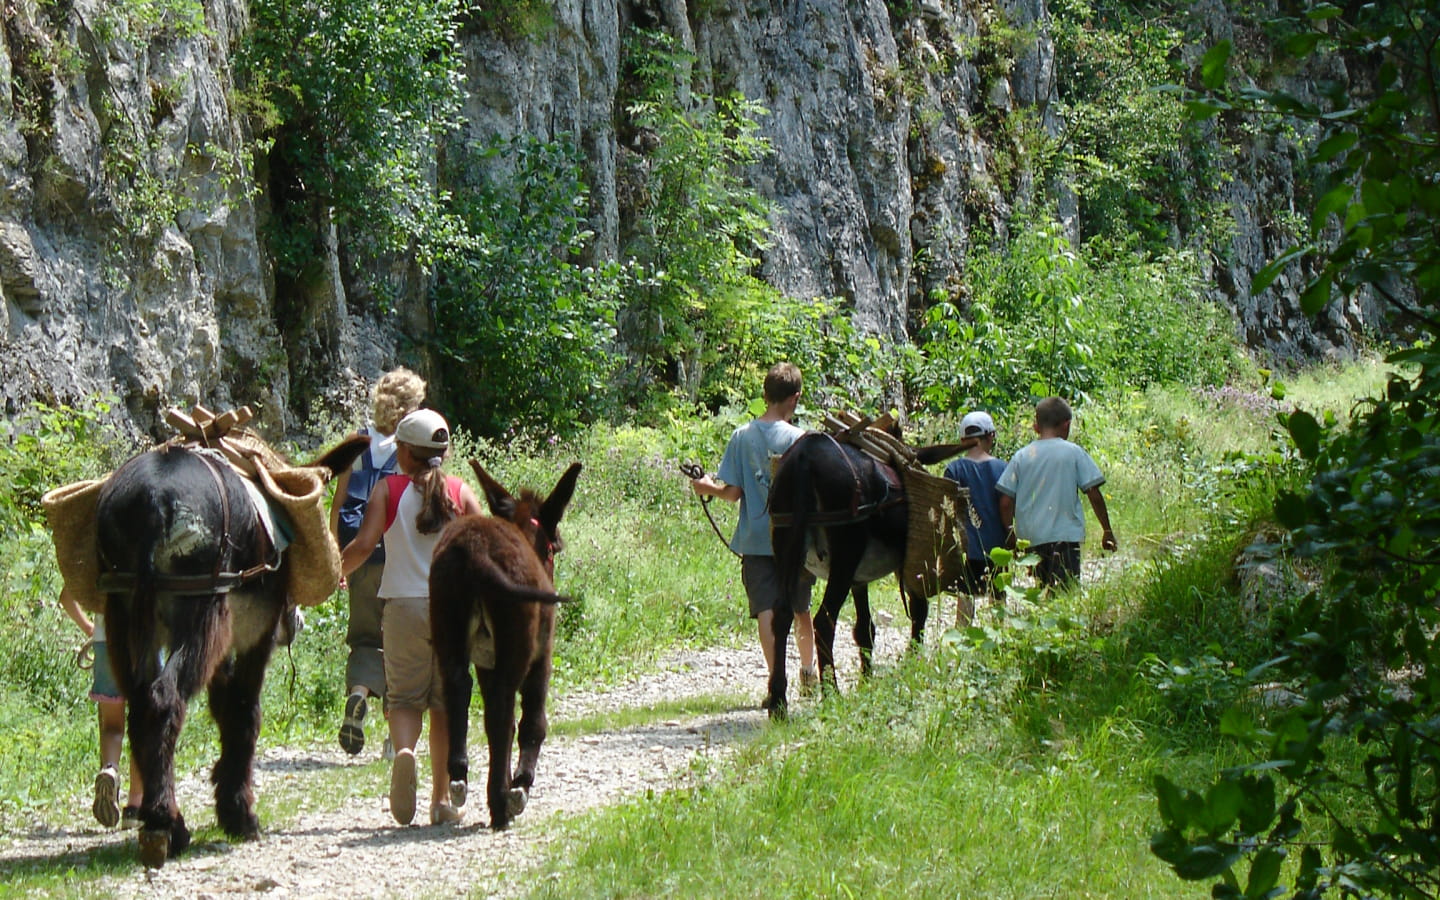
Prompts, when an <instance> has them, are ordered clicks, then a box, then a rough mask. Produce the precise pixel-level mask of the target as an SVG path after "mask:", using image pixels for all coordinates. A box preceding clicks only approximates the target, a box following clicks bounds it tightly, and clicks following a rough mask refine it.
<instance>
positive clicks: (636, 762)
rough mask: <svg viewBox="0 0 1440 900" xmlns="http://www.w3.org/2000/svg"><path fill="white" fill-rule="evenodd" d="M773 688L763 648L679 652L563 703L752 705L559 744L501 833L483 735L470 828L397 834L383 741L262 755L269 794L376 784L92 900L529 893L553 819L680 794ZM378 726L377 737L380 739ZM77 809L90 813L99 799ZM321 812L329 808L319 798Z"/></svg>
mask: <svg viewBox="0 0 1440 900" xmlns="http://www.w3.org/2000/svg"><path fill="white" fill-rule="evenodd" d="M763 683H764V664H763V662H762V661H761V659H760V654H759V650H758V649H757V648H753V647H746V648H743V649H738V650H733V649H717V650H711V651H704V652H687V653H685V654H683V655H679V656H676V657H675V658H673V659H671V660H669V661H668V662H666V663H665V664H664V665H662V667H661V671H659V672H656V673H653V674H650V675H647V676H644V677H641V678H637V679H635V680H634V681H632V682H630V683H628V684H625V685H623V686H621V687H619V688H617V689H615V690H612V691H608V692H605V693H595V694H579V695H574V694H572V695H570V696H567V697H565V698H562V699H560V700H558V701H557V702H556V703H555V704H554V705H553V709H552V711H551V720H552V722H554V721H563V720H564V719H567V718H569V719H573V718H577V717H580V716H584V715H587V714H589V713H592V712H597V711H602V710H615V709H622V708H630V707H647V706H651V705H654V704H656V703H658V702H660V701H662V700H666V699H675V698H679V697H685V696H707V695H709V696H717V695H718V696H737V697H743V698H746V699H745V702H744V708H740V709H735V710H732V711H729V712H724V713H720V714H714V715H705V716H700V717H696V718H690V719H686V720H683V721H680V720H673V721H664V722H657V723H652V724H648V725H643V726H637V727H632V728H625V729H619V730H613V731H604V732H600V733H596V734H588V735H585V736H582V737H568V738H554V739H551V740H549V741H547V742H546V744H545V747H544V750H543V751H542V753H541V756H540V771H539V773H538V776H537V783H536V788H535V791H534V793H533V795H532V797H531V800H530V804H529V807H528V808H527V809H526V810H525V813H524V814H523V815H522V816H520V818H519V819H517V820H516V822H515V825H514V826H513V827H512V828H511V829H509V830H508V831H505V832H502V833H494V832H492V831H490V829H489V828H488V827H486V826H485V824H484V823H485V822H487V821H488V815H486V813H485V812H484V810H483V805H484V772H485V766H484V752H485V751H484V746H483V742H482V743H481V744H480V745H478V746H477V745H475V744H474V743H473V741H474V736H475V735H476V732H475V731H473V730H472V746H471V751H470V752H471V765H472V773H474V774H473V776H472V777H474V778H475V779H476V781H474V782H472V786H471V787H472V794H471V802H470V804H469V807H468V808H467V810H466V818H465V820H464V821H463V822H462V823H460V824H459V825H445V826H430V825H428V824H425V825H412V826H410V827H408V828H405V827H401V826H398V825H396V824H395V822H394V820H393V819H392V818H391V817H390V812H389V803H388V799H387V798H386V796H385V793H386V790H387V789H388V780H387V778H386V777H385V776H384V775H377V774H376V773H375V772H374V771H373V770H372V769H371V768H370V767H368V766H367V765H366V764H367V763H368V762H371V761H372V756H373V755H374V754H376V753H377V752H378V750H377V748H376V747H374V746H367V748H366V750H365V751H363V752H362V754H361V755H360V756H358V757H353V758H352V757H349V756H347V755H345V754H344V753H343V752H342V751H341V750H340V749H339V748H338V747H333V748H332V747H329V746H323V747H306V748H298V749H297V748H285V747H270V748H262V753H261V757H260V759H259V761H258V762H257V766H256V789H257V793H258V794H259V795H261V796H264V794H265V792H266V787H267V785H272V786H280V785H284V784H285V782H287V781H291V782H295V781H298V782H299V783H300V784H302V785H303V784H304V783H305V780H306V779H307V778H314V777H315V773H317V772H320V771H322V770H333V769H335V768H345V767H350V768H353V769H354V770H355V773H356V775H355V777H356V778H363V779H365V781H366V782H374V784H373V785H368V784H367V785H362V786H360V790H358V791H357V792H356V794H357V799H350V800H347V801H346V802H345V803H343V804H342V805H341V806H339V807H338V808H334V809H331V808H326V809H324V810H323V811H316V812H306V813H302V814H301V815H299V816H298V817H297V818H296V819H295V820H294V821H291V822H288V823H285V824H281V825H274V824H268V823H267V824H266V827H265V833H264V836H263V837H262V838H261V839H260V840H259V841H255V842H250V843H231V842H229V841H227V840H208V841H207V840H197V842H196V843H195V844H193V845H192V847H191V848H190V850H189V851H188V852H187V853H186V854H184V855H183V856H181V857H180V858H178V859H175V860H171V861H170V862H168V863H167V864H166V865H165V867H164V868H163V869H161V870H159V871H156V872H146V871H145V870H144V869H143V868H142V867H140V866H139V864H138V862H137V864H136V866H135V868H134V869H133V870H131V871H127V872H123V873H121V874H117V875H114V876H107V877H103V878H100V879H98V880H97V881H94V882H92V883H91V884H90V888H91V890H89V891H87V893H92V892H93V894H94V895H96V896H112V897H126V898H129V897H133V898H141V897H143V898H154V897H187V898H221V897H229V896H234V895H240V894H264V895H266V896H270V897H306V898H309V897H328V898H360V897H398V896H405V897H417V896H457V895H461V894H467V893H469V892H471V891H476V892H477V894H476V896H483V897H513V896H517V895H520V894H523V893H524V892H525V891H527V890H528V889H529V887H530V886H531V883H532V882H531V880H532V879H533V878H534V877H535V876H534V874H533V872H532V871H531V868H532V867H533V866H534V865H535V863H536V862H537V861H538V858H539V857H540V856H541V855H542V851H543V848H544V845H545V844H546V843H547V842H548V841H549V840H550V834H551V832H552V831H553V829H552V828H550V827H549V821H550V820H551V819H552V818H553V817H554V816H556V815H557V814H561V813H574V812H577V811H580V810H584V809H588V808H591V807H595V806H599V805H603V804H609V803H614V802H617V801H618V800H620V799H621V798H623V797H625V796H627V795H631V794H634V793H637V792H642V791H644V790H646V789H652V788H653V789H666V788H670V787H674V786H675V785H677V784H681V783H683V782H684V781H685V779H687V778H693V777H695V773H696V772H703V771H705V769H706V768H707V766H706V765H698V766H697V765H692V764H693V763H695V762H696V760H697V759H698V760H701V761H702V762H705V761H709V762H713V761H715V760H718V759H719V758H720V757H722V756H723V755H724V754H726V753H727V752H728V751H729V749H730V748H732V747H733V746H735V745H736V742H737V741H741V740H744V739H745V738H746V737H747V736H748V735H749V734H751V733H752V732H753V731H754V730H755V729H758V728H761V727H763V725H764V723H765V714H764V713H763V712H761V711H760V710H759V709H758V708H757V705H756V704H758V701H759V699H760V696H761V694H762V685H763ZM473 727H474V726H473V725H472V728H473ZM369 731H370V737H371V740H372V741H376V740H377V735H378V734H379V732H378V730H377V729H374V728H372V729H370V730H369ZM482 741H483V736H482ZM422 746H423V741H422ZM428 773H429V762H428V758H424V757H423V756H422V760H421V790H420V804H419V808H418V809H417V812H416V820H417V821H423V822H425V823H428V822H429V817H428V810H429V807H428V803H427V802H426V798H427V797H428V786H429V777H428ZM290 787H293V785H291V786H290ZM76 802H77V803H83V804H84V806H85V807H86V808H88V805H89V798H88V797H81V798H77V800H76ZM180 802H181V808H182V809H183V810H184V811H185V812H186V814H187V818H188V820H189V822H190V823H191V827H192V829H194V828H196V827H197V826H198V827H200V828H208V827H209V826H212V825H213V823H214V807H213V803H212V801H211V799H210V794H209V785H208V784H207V783H206V782H205V780H204V778H203V776H192V777H189V778H187V779H185V780H184V781H183V782H182V783H181V785H180ZM312 805H324V806H326V807H329V805H330V804H328V803H324V802H323V801H318V800H317V801H316V802H315V803H314V804H312ZM262 819H263V816H262ZM134 835H135V833H134V832H133V831H132V832H120V831H110V830H104V829H101V828H99V826H96V825H94V823H93V822H89V823H87V824H85V825H81V826H77V827H72V828H58V829H57V828H49V827H39V828H36V829H35V830H33V831H31V832H28V833H23V834H18V835H13V834H12V835H9V836H7V837H6V838H5V839H4V841H3V842H0V865H3V866H6V867H10V866H14V865H17V864H22V863H23V861H24V860H27V859H30V860H37V861H39V860H46V861H51V862H64V861H66V860H69V861H72V862H73V863H74V864H75V865H76V866H77V867H80V868H84V865H85V859H86V857H87V855H88V854H89V853H90V852H91V851H93V850H95V849H98V848H101V847H110V846H115V845H122V846H125V847H126V848H127V850H128V851H132V852H133V851H134V849H135V837H134Z"/></svg>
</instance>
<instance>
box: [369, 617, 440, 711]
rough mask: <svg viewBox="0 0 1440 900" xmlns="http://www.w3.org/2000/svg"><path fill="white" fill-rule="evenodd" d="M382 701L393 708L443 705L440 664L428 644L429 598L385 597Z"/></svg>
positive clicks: (436, 707) (424, 707) (382, 619)
mask: <svg viewBox="0 0 1440 900" xmlns="http://www.w3.org/2000/svg"><path fill="white" fill-rule="evenodd" d="M384 603H385V609H384V611H383V612H382V613H381V616H380V621H381V633H382V634H383V635H384V640H385V687H386V693H385V702H386V704H387V705H388V706H389V707H390V708H392V709H397V708H398V709H420V710H425V709H437V710H439V709H444V708H445V696H444V694H443V693H442V691H441V688H440V665H439V663H438V662H437V661H436V659H435V648H434V647H432V646H431V645H430V598H428V597H386V598H385V599H384Z"/></svg>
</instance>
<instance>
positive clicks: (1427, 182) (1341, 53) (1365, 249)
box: [1153, 2, 1440, 900]
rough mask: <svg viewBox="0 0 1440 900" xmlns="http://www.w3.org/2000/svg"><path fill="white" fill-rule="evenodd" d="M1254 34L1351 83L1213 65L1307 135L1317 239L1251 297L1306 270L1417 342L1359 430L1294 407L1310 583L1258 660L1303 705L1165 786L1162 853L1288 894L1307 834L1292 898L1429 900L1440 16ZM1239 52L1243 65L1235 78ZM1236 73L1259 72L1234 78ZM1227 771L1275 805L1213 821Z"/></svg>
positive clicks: (1245, 111)
mask: <svg viewBox="0 0 1440 900" xmlns="http://www.w3.org/2000/svg"><path fill="white" fill-rule="evenodd" d="M1264 26H1265V28H1266V29H1267V30H1268V32H1269V36H1270V38H1271V39H1272V41H1273V47H1274V48H1275V49H1278V51H1279V52H1280V53H1281V54H1283V55H1284V56H1286V57H1289V58H1290V59H1289V63H1290V64H1291V65H1293V66H1297V67H1299V66H1303V65H1304V64H1305V63H1306V61H1308V60H1310V59H1312V58H1318V57H1320V56H1321V55H1322V54H1323V55H1324V56H1325V57H1326V60H1327V62H1326V65H1327V66H1329V65H1336V66H1341V67H1343V68H1344V70H1345V72H1346V77H1345V78H1343V79H1338V80H1325V81H1314V80H1309V81H1308V83H1310V84H1313V85H1314V86H1315V87H1316V88H1317V90H1315V91H1313V92H1310V91H1307V92H1306V93H1305V94H1304V95H1303V96H1302V95H1300V94H1299V93H1298V92H1290V91H1289V90H1288V88H1281V89H1272V88H1270V87H1268V86H1266V85H1265V84H1262V83H1260V82H1261V81H1263V80H1264V79H1265V77H1266V75H1265V72H1264V70H1266V69H1269V68H1271V67H1272V66H1273V65H1274V57H1273V56H1272V55H1271V54H1268V53H1261V54H1258V55H1257V56H1256V58H1249V57H1248V55H1247V58H1245V59H1241V58H1239V54H1235V53H1232V51H1231V49H1228V48H1222V47H1219V46H1217V47H1216V48H1213V49H1212V50H1211V51H1209V52H1207V53H1206V54H1205V56H1204V58H1203V59H1202V60H1201V63H1200V66H1199V72H1198V75H1199V80H1200V83H1201V85H1202V87H1203V91H1202V92H1201V93H1202V95H1203V97H1204V98H1205V99H1208V100H1211V101H1213V102H1215V103H1217V104H1219V103H1225V104H1229V105H1230V106H1231V107H1232V109H1233V112H1232V113H1229V114H1227V115H1230V116H1231V117H1232V120H1231V121H1232V124H1238V122H1239V120H1240V119H1241V117H1242V116H1249V117H1251V118H1252V120H1256V121H1258V120H1272V119H1274V118H1277V117H1278V118H1279V119H1280V121H1282V122H1283V123H1284V124H1285V126H1286V127H1289V128H1292V129H1295V130H1297V131H1299V132H1302V133H1304V134H1306V135H1308V136H1309V145H1310V147H1311V150H1310V153H1309V159H1308V160H1307V162H1308V164H1309V166H1310V170H1311V172H1313V174H1314V179H1315V193H1314V195H1313V196H1314V199H1313V202H1312V206H1311V209H1310V210H1309V213H1310V215H1309V226H1310V227H1309V231H1310V238H1311V239H1312V241H1313V244H1314V245H1313V246H1309V247H1303V248H1293V249H1290V250H1288V251H1286V252H1285V253H1284V254H1282V255H1281V256H1279V257H1277V258H1276V259H1275V260H1274V261H1272V262H1271V263H1270V264H1269V265H1267V266H1266V267H1265V268H1264V269H1262V270H1261V272H1260V273H1259V274H1257V276H1256V278H1255V280H1254V282H1253V283H1252V289H1253V290H1256V291H1261V290H1266V289H1269V288H1270V287H1271V286H1272V285H1273V283H1274V282H1275V281H1276V279H1277V278H1279V277H1280V276H1281V275H1282V274H1285V273H1287V272H1299V273H1300V274H1302V276H1303V278H1304V282H1303V283H1304V284H1305V287H1304V288H1303V289H1302V291H1301V293H1300V305H1301V307H1302V309H1303V310H1304V311H1305V312H1306V313H1307V314H1309V315H1316V314H1321V313H1323V312H1324V310H1326V309H1327V307H1329V306H1331V305H1332V303H1333V302H1335V301H1336V300H1337V299H1340V298H1352V297H1356V296H1365V295H1369V296H1372V297H1375V298H1379V299H1380V300H1382V301H1384V302H1385V303H1386V304H1387V305H1388V308H1389V309H1390V310H1391V312H1392V313H1393V314H1394V315H1395V321H1396V322H1397V323H1400V324H1401V326H1402V327H1403V328H1404V329H1406V331H1407V333H1408V334H1409V335H1410V336H1411V338H1412V339H1413V343H1412V344H1411V345H1410V346H1408V347H1405V348H1401V349H1399V350H1397V351H1396V352H1394V353H1392V354H1391V356H1390V357H1389V360H1388V361H1389V363H1390V364H1391V365H1392V366H1393V367H1394V374H1393V375H1392V376H1391V377H1390V380H1389V382H1388V384H1387V385H1386V387H1385V390H1384V392H1383V394H1381V395H1380V396H1377V397H1374V398H1372V399H1369V400H1367V401H1365V402H1364V403H1362V404H1360V405H1359V406H1358V407H1357V408H1356V409H1355V410H1354V411H1353V415H1352V418H1351V422H1350V425H1349V427H1348V428H1341V427H1338V426H1337V425H1336V423H1335V420H1334V419H1333V418H1332V417H1331V416H1328V415H1327V416H1323V417H1317V416H1316V415H1314V414H1311V413H1309V412H1306V411H1303V410H1296V411H1293V412H1291V413H1289V414H1287V415H1284V416H1282V419H1281V424H1282V426H1283V427H1284V429H1285V433H1286V434H1287V435H1288V437H1289V439H1290V441H1291V442H1292V443H1293V445H1294V447H1295V449H1296V451H1297V452H1298V453H1299V454H1300V456H1301V458H1302V459H1303V460H1304V461H1305V462H1306V463H1307V464H1308V466H1309V470H1308V484H1306V485H1305V486H1304V487H1303V488H1302V489H1299V490H1291V491H1285V492H1282V493H1280V494H1279V496H1278V497H1277V498H1276V501H1275V504H1274V513H1275V517H1276V519H1277V520H1278V521H1279V523H1280V524H1281V525H1282V526H1283V527H1284V529H1285V534H1284V535H1283V537H1282V538H1281V539H1280V540H1278V541H1277V542H1276V546H1277V548H1278V549H1279V550H1280V551H1281V552H1283V553H1285V554H1287V555H1288V556H1289V557H1290V558H1291V559H1293V560H1295V563H1296V565H1297V566H1300V567H1303V568H1304V569H1305V571H1307V572H1309V573H1310V574H1309V576H1308V577H1309V578H1310V579H1311V581H1312V582H1313V585H1312V587H1311V588H1310V589H1309V590H1307V591H1306V592H1305V593H1304V595H1303V596H1301V597H1299V599H1297V600H1295V601H1294V602H1293V603H1292V604H1291V605H1290V606H1289V608H1288V609H1287V610H1286V614H1285V616H1284V618H1283V620H1282V621H1281V622H1279V623H1277V625H1278V626H1279V627H1276V629H1275V640H1276V643H1277V644H1278V647H1277V652H1276V653H1275V654H1273V659H1272V661H1271V662H1270V663H1267V664H1266V665H1265V666H1263V667H1257V669H1255V670H1253V673H1252V674H1253V678H1254V680H1255V681H1257V682H1258V681H1259V680H1260V679H1262V678H1263V679H1266V680H1267V681H1270V682H1279V683H1281V684H1283V685H1285V689H1286V691H1287V692H1288V694H1289V695H1290V696H1291V697H1292V698H1294V699H1293V701H1292V702H1290V703H1289V704H1288V705H1287V706H1285V707H1284V708H1281V709H1267V710H1258V711H1255V713H1256V714H1255V719H1256V721H1255V722H1253V723H1252V722H1250V721H1249V717H1242V716H1241V715H1240V714H1236V715H1235V716H1233V717H1230V718H1228V719H1227V721H1229V722H1230V723H1231V733H1232V734H1234V735H1236V736H1243V737H1244V738H1245V739H1246V746H1247V747H1248V748H1249V749H1250V751H1251V752H1252V753H1253V756H1254V758H1255V762H1254V763H1253V764H1252V765H1250V766H1249V767H1247V768H1246V769H1245V770H1242V774H1237V773H1235V772H1226V773H1223V774H1222V775H1221V776H1220V777H1219V778H1218V779H1217V780H1215V781H1214V782H1213V783H1212V786H1211V788H1209V789H1207V790H1206V791H1205V793H1204V794H1203V797H1202V796H1201V795H1199V794H1196V793H1193V792H1190V791H1188V790H1187V789H1184V788H1178V787H1176V786H1174V785H1171V784H1168V783H1159V782H1157V786H1156V793H1157V798H1158V799H1159V800H1160V806H1161V811H1162V818H1164V820H1165V825H1166V829H1165V831H1164V832H1162V833H1161V834H1160V835H1158V836H1157V838H1156V841H1155V843H1154V845H1153V849H1154V850H1155V852H1156V854H1157V855H1159V856H1161V858H1163V859H1165V860H1166V861H1167V862H1169V863H1171V865H1172V866H1173V867H1174V868H1175V869H1176V872H1177V874H1180V875H1181V876H1182V877H1185V878H1196V879H1206V878H1217V879H1218V880H1217V881H1216V883H1215V884H1214V886H1213V891H1214V896H1216V897H1242V896H1243V897H1260V896H1274V895H1276V894H1277V893H1278V892H1279V888H1278V887H1276V885H1277V884H1278V880H1279V875H1278V873H1279V871H1280V870H1281V868H1282V867H1281V860H1282V859H1284V854H1285V852H1286V851H1287V850H1289V851H1293V850H1294V849H1296V848H1300V853H1299V857H1298V862H1295V861H1294V860H1292V861H1291V862H1292V865H1293V868H1291V869H1290V871H1292V872H1293V873H1294V879H1295V885H1294V887H1295V896H1297V897H1304V898H1313V897H1319V896H1321V895H1322V894H1326V893H1329V892H1334V893H1337V894H1340V895H1343V896H1365V897H1377V898H1406V900H1409V898H1421V897H1424V898H1430V897H1435V896H1437V895H1440V840H1437V839H1436V821H1437V818H1436V817H1437V811H1440V678H1437V677H1436V675H1435V673H1436V672H1440V648H1437V642H1436V641H1435V640H1434V635H1435V630H1436V627H1437V624H1440V617H1437V615H1436V609H1435V598H1436V597H1437V596H1440V416H1437V415H1436V407H1437V405H1440V352H1437V351H1436V349H1435V343H1434V341H1435V337H1436V332H1437V330H1440V242H1437V241H1436V240H1435V237H1434V223H1435V222H1436V221H1440V189H1437V187H1436V185H1437V183H1440V136H1437V133H1436V130H1435V121H1434V115H1433V110H1434V109H1435V108H1436V106H1437V103H1440V89H1437V84H1440V59H1437V57H1436V56H1435V54H1434V52H1433V49H1434V47H1435V46H1436V44H1437V42H1440V8H1437V7H1436V5H1435V4H1433V3H1421V4H1399V3H1394V4H1390V3H1365V4H1358V5H1349V6H1339V5H1336V4H1332V3H1324V2H1320V3H1315V2H1311V3H1301V4H1298V5H1290V6H1281V7H1279V8H1277V14H1276V16H1275V17H1274V18H1273V19H1271V20H1270V21H1267V22H1265V23H1264ZM1261 59H1263V62H1262V61H1261ZM1256 63H1259V65H1256ZM1227 65H1228V66H1229V67H1231V68H1235V67H1241V68H1243V67H1250V68H1251V69H1253V71H1249V72H1246V73H1245V75H1246V76H1247V77H1246V78H1243V79H1242V78H1239V77H1236V78H1233V79H1229V78H1225V77H1223V70H1224V69H1225V68H1226V66H1227ZM1300 80H1301V81H1306V80H1307V79H1305V78H1303V77H1302V78H1301V79H1300ZM1242 82H1245V83H1248V84H1249V85H1251V86H1248V87H1246V88H1244V89H1240V90H1233V91H1232V90H1230V89H1229V88H1228V85H1230V84H1232V83H1234V84H1238V83H1242ZM1288 83H1295V82H1294V81H1290V82H1288ZM1302 263H1303V264H1304V266H1305V268H1304V269H1303V270H1301V269H1300V266H1301V264H1302ZM1242 723H1243V725H1242ZM1242 729H1243V731H1242ZM1270 778H1274V779H1275V781H1274V784H1273V785H1270V784H1269V782H1268V779H1270ZM1247 779H1251V780H1247ZM1253 779H1262V780H1260V781H1256V780H1253ZM1234 784H1238V785H1239V786H1240V787H1242V788H1244V789H1245V793H1246V803H1247V804H1248V803H1251V802H1252V797H1251V794H1252V792H1259V791H1260V790H1261V788H1262V787H1263V788H1264V789H1265V790H1267V791H1269V792H1271V793H1273V794H1276V795H1280V797H1279V799H1278V800H1277V801H1276V806H1275V810H1274V815H1273V816H1271V815H1267V814H1266V812H1267V809H1268V806H1269V804H1270V803H1271V801H1270V800H1268V799H1265V800H1264V801H1263V803H1262V805H1261V806H1258V807H1255V808H1254V809H1253V810H1252V812H1253V815H1251V816H1250V817H1248V818H1244V819H1241V818H1240V817H1238V816H1237V824H1236V826H1235V828H1233V829H1230V827H1229V826H1228V825H1227V826H1225V828H1223V829H1221V830H1220V831H1218V832H1217V831H1216V829H1215V827H1214V826H1215V824H1216V823H1217V822H1218V821H1220V820H1221V819H1223V818H1224V815H1222V814H1224V813H1226V812H1227V810H1228V805H1229V803H1228V801H1223V800H1222V799H1221V795H1220V794H1218V793H1215V792H1217V791H1220V790H1222V789H1224V786H1225V785H1234ZM1212 798H1213V800H1214V802H1213V803H1212ZM1253 802H1257V803H1258V802H1261V801H1260V800H1254V801H1253ZM1247 808H1248V807H1247ZM1206 815H1211V816H1212V818H1210V819H1206V818H1205V816H1206ZM1232 847H1233V848H1234V852H1238V854H1239V855H1238V856H1235V855H1234V852H1232V851H1231V850H1230V848H1232ZM1246 865H1248V866H1249V871H1250V878H1249V880H1248V882H1246V883H1245V884H1244V885H1243V886H1242V884H1241V882H1240V880H1239V878H1238V877H1237V874H1236V873H1237V871H1238V870H1241V869H1243V868H1244V867H1245V866H1246Z"/></svg>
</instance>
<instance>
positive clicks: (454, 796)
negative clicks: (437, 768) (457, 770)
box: [450, 781, 470, 809]
mask: <svg viewBox="0 0 1440 900" xmlns="http://www.w3.org/2000/svg"><path fill="white" fill-rule="evenodd" d="M469 790H470V786H469V785H467V784H466V783H465V782H463V781H452V782H450V805H451V806H453V807H455V808H456V809H459V808H460V807H462V806H464V805H465V797H466V795H467V793H468V792H469Z"/></svg>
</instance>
